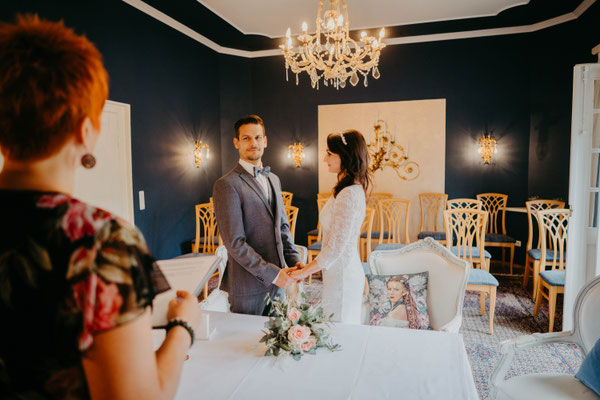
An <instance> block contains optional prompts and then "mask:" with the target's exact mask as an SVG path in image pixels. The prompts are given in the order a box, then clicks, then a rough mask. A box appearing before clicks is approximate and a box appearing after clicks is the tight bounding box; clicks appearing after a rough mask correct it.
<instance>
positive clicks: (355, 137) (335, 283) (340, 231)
mask: <svg viewBox="0 0 600 400" xmlns="http://www.w3.org/2000/svg"><path fill="white" fill-rule="evenodd" d="M324 161H325V162H326V163H327V166H328V167H329V172H333V173H335V174H337V177H338V181H337V184H336V185H335V187H334V188H333V196H332V197H330V198H329V200H328V201H327V203H326V204H325V206H324V207H323V210H322V211H321V215H320V220H321V227H322V229H323V242H322V246H321V252H320V253H319V255H318V256H317V258H315V259H314V260H313V261H311V262H310V263H308V264H307V265H300V266H301V267H302V268H301V269H299V270H297V271H294V272H292V273H291V276H292V277H294V278H297V279H304V278H306V277H308V276H309V275H310V274H314V273H315V272H317V271H320V270H322V271H323V298H322V301H321V304H322V306H323V311H324V314H325V315H327V316H329V315H330V314H333V317H332V321H336V322H344V323H351V324H360V323H361V310H362V295H363V289H364V285H365V274H364V272H363V268H362V264H361V261H360V257H359V255H358V237H359V234H360V227H361V225H362V221H363V219H364V218H365V208H366V200H365V192H366V191H367V189H368V188H369V186H370V185H371V176H370V173H369V171H368V165H369V153H368V151H367V144H366V143H365V139H364V137H363V136H362V135H361V134H360V132H358V131H355V130H349V131H345V132H343V133H332V134H330V135H329V136H328V137H327V154H326V155H325V159H324Z"/></svg>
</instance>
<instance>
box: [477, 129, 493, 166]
mask: <svg viewBox="0 0 600 400" xmlns="http://www.w3.org/2000/svg"><path fill="white" fill-rule="evenodd" d="M497 151H498V149H496V139H495V138H493V137H492V135H491V134H490V133H488V132H486V133H484V134H483V137H481V138H479V148H478V149H477V152H478V153H479V154H481V158H482V159H483V163H484V164H485V165H489V164H490V160H491V159H492V156H493V155H494V154H496V152H497Z"/></svg>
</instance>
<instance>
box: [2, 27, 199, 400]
mask: <svg viewBox="0 0 600 400" xmlns="http://www.w3.org/2000/svg"><path fill="white" fill-rule="evenodd" d="M107 94H108V83H107V74H106V71H105V69H104V66H103V65H102V59H101V56H100V53H99V52H98V50H96V48H95V47H94V46H93V45H92V44H91V43H90V42H89V41H88V40H87V39H86V38H84V37H82V36H78V35H76V34H75V33H74V32H73V31H72V30H70V29H67V28H65V27H64V26H63V24H62V23H52V22H46V21H41V20H39V19H38V18H37V17H35V16H26V17H19V18H18V21H17V22H16V23H15V24H2V25H0V148H1V151H2V155H3V156H4V168H3V170H2V172H1V173H0V221H2V224H1V227H0V321H2V329H0V398H2V399H13V398H15V399H16V398H19V399H22V398H36V399H37V398H52V399H78V398H90V397H91V398H94V399H100V398H105V399H133V398H138V399H155V398H171V397H173V396H174V395H175V391H176V389H177V384H178V380H179V376H180V373H181V367H182V364H183V360H184V357H185V353H186V350H187V349H188V348H189V346H190V344H191V343H192V342H193V329H192V327H193V325H194V324H196V323H197V319H198V313H197V300H196V299H195V298H194V297H193V296H192V295H190V294H189V293H186V292H179V293H178V296H179V297H180V298H179V299H175V300H173V301H172V302H171V304H170V305H169V310H168V315H167V318H168V319H170V321H171V322H170V324H169V326H170V327H172V329H170V330H169V332H168V333H167V336H166V339H165V341H164V343H163V345H162V346H161V347H160V348H159V349H158V351H156V352H154V351H153V348H152V335H151V324H150V306H151V304H152V299H153V297H154V295H155V294H157V293H158V292H160V291H162V290H165V289H166V288H168V284H166V281H164V277H162V275H161V274H160V271H159V270H158V269H154V267H153V266H154V259H153V258H152V256H151V254H150V252H149V251H148V248H147V246H146V244H145V242H144V238H143V237H142V234H141V233H140V232H139V231H138V230H137V229H135V228H134V227H133V226H131V225H129V224H127V223H126V222H125V221H123V220H121V219H119V218H117V217H115V216H113V215H111V214H110V213H108V212H106V211H104V210H101V209H98V208H95V207H92V206H89V205H87V204H85V203H83V202H81V201H79V200H77V199H75V198H73V197H71V194H72V193H73V186H74V182H75V169H76V168H77V167H78V166H81V165H82V164H83V166H84V167H88V168H89V167H92V166H93V164H94V163H95V159H94V157H93V155H92V153H93V150H94V146H95V144H96V141H97V139H98V135H99V132H100V115H101V111H102V108H103V106H104V102H105V100H106V98H107ZM161 278H162V282H161Z"/></svg>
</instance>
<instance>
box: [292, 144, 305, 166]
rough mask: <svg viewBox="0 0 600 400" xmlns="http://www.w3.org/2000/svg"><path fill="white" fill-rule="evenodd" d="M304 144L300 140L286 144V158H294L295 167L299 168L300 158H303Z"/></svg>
mask: <svg viewBox="0 0 600 400" xmlns="http://www.w3.org/2000/svg"><path fill="white" fill-rule="evenodd" d="M303 149H304V145H303V144H302V143H301V142H295V143H294V144H290V145H289V146H288V158H291V159H293V160H294V163H295V164H296V167H297V168H299V167H300V166H301V165H302V159H303V158H304V151H303Z"/></svg>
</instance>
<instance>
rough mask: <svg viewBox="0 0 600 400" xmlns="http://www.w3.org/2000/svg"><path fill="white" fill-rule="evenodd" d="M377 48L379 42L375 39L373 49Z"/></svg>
mask: <svg viewBox="0 0 600 400" xmlns="http://www.w3.org/2000/svg"><path fill="white" fill-rule="evenodd" d="M377 46H379V42H378V41H377V39H375V40H373V47H377Z"/></svg>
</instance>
